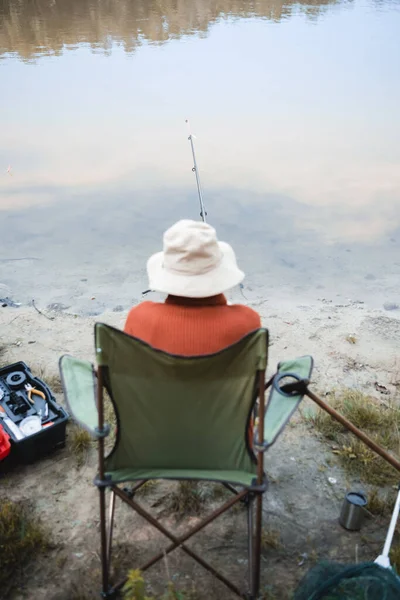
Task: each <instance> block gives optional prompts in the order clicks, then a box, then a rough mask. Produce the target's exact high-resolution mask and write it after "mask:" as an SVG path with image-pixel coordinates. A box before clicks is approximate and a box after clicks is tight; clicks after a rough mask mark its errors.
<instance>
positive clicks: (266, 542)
mask: <svg viewBox="0 0 400 600" xmlns="http://www.w3.org/2000/svg"><path fill="white" fill-rule="evenodd" d="M282 547H283V545H282V542H281V535H280V533H279V531H277V530H276V529H267V528H264V529H263V531H262V533H261V548H262V549H263V550H268V548H272V549H274V550H279V549H280V548H282Z"/></svg>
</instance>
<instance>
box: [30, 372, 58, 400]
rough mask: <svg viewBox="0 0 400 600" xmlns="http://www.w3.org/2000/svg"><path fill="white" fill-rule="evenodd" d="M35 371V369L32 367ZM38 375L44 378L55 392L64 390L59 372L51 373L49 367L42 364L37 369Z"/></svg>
mask: <svg viewBox="0 0 400 600" xmlns="http://www.w3.org/2000/svg"><path fill="white" fill-rule="evenodd" d="M32 371H33V373H34V372H35V369H32ZM36 376H37V377H39V379H42V380H43V381H44V382H45V383H46V384H47V385H48V386H49V388H50V389H51V391H52V392H54V393H55V394H61V393H62V392H63V388H62V384H61V378H60V376H59V375H58V373H49V372H48V370H47V367H45V366H43V365H40V366H39V367H38V369H37V375H36Z"/></svg>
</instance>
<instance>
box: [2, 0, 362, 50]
mask: <svg viewBox="0 0 400 600" xmlns="http://www.w3.org/2000/svg"><path fill="white" fill-rule="evenodd" d="M336 1H337V0H286V1H280V0H255V1H246V2H243V0H180V1H179V2H176V0H165V1H164V2H162V3H160V2H158V1H157V0H118V2H117V1H115V0H99V1H97V2H93V0H68V1H63V2H56V0H36V1H35V2H31V0H20V1H18V2H15V1H13V0H3V2H2V3H1V6H0V17H1V24H0V48H1V50H2V52H3V53H12V54H14V53H15V54H17V55H18V56H19V57H21V58H22V59H23V60H31V59H32V58H34V57H37V56H40V55H49V54H55V55H59V54H60V53H61V52H62V50H63V49H64V48H72V49H73V48H76V46H77V45H78V44H83V43H85V44H89V45H90V46H91V47H92V48H95V49H101V50H102V51H103V52H104V53H105V54H108V53H109V52H110V49H111V45H112V43H119V44H121V45H122V47H123V48H124V50H125V51H126V52H133V51H134V50H135V49H136V48H137V47H138V46H140V44H141V43H142V41H143V40H146V41H150V42H158V43H163V42H166V41H168V40H171V39H176V38H179V37H181V36H183V35H192V34H196V35H205V34H207V32H208V30H209V28H210V26H211V25H212V24H213V23H215V22H216V21H218V20H219V19H221V18H228V17H240V18H248V17H260V18H265V19H269V20H271V21H280V20H281V19H284V18H287V17H290V15H291V14H292V12H293V11H302V12H304V13H305V14H306V15H307V16H308V17H309V18H315V17H316V16H318V15H319V14H320V13H321V12H322V11H323V10H325V8H326V6H328V5H330V4H335V3H336ZM349 1H351V0H349Z"/></svg>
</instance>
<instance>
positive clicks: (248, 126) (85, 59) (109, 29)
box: [0, 0, 400, 310]
mask: <svg viewBox="0 0 400 600" xmlns="http://www.w3.org/2000/svg"><path fill="white" fill-rule="evenodd" d="M0 15H1V17H0V49H1V50H0V53H2V54H1V56H2V60H0V78H1V80H0V81H1V97H0V109H1V110H0V130H1V141H0V170H1V177H0V218H1V221H2V225H3V229H2V238H1V244H2V250H1V260H0V268H1V270H0V285H1V284H4V285H7V286H10V288H11V289H12V290H13V292H14V294H15V295H16V296H19V299H21V300H22V301H25V300H29V294H30V293H31V290H32V288H34V289H35V290H36V293H37V298H38V300H41V302H42V303H46V302H47V301H50V299H51V301H57V302H61V303H63V304H68V302H66V299H67V298H69V300H70V302H71V303H72V304H71V305H72V306H73V307H75V308H78V309H79V308H82V307H83V306H85V310H86V309H87V304H84V303H85V302H86V303H87V302H88V298H89V299H90V296H91V295H92V294H90V295H88V293H87V290H86V291H85V292H82V294H83V296H82V297H81V296H80V294H81V291H80V289H81V287H82V286H81V285H80V283H79V281H80V279H79V278H81V279H90V281H91V282H93V285H94V286H95V287H96V289H97V291H96V297H97V298H101V297H102V298H103V300H102V301H101V302H102V303H103V304H102V305H101V307H102V308H104V307H105V306H107V305H108V302H109V301H110V298H112V294H113V290H112V289H110V285H111V286H112V285H114V286H119V290H118V293H119V295H120V297H121V301H122V300H123V303H124V304H126V305H129V303H130V302H131V300H132V298H131V295H132V294H133V295H135V294H137V293H139V292H140V290H141V289H142V288H143V281H144V279H145V276H144V270H143V267H144V262H145V258H146V256H147V255H148V254H149V253H150V252H152V251H155V250H157V249H158V246H159V240H160V236H161V233H162V231H163V229H165V227H167V226H168V225H169V224H171V223H172V222H173V221H174V220H175V219H177V218H180V217H183V216H186V217H191V218H198V216H199V215H198V200H197V196H196V187H195V181H194V176H193V173H192V172H191V166H192V162H191V160H192V159H191V153H190V147H189V145H188V141H187V133H186V126H185V123H184V119H185V117H186V116H190V117H191V118H192V127H193V129H194V133H195V134H198V135H197V139H196V151H197V158H198V162H199V165H200V170H201V176H202V182H203V187H204V191H205V202H206V206H207V209H208V211H209V215H210V221H211V222H212V223H213V224H215V225H216V226H217V227H218V229H219V230H220V232H221V236H222V237H225V238H226V239H227V240H229V241H232V243H234V245H235V247H236V248H237V250H238V253H239V255H240V257H241V264H243V267H244V268H245V270H246V271H247V272H248V273H249V277H250V280H252V281H253V282H254V281H255V282H258V283H259V284H260V285H261V284H262V283H263V282H264V284H265V280H266V278H268V280H271V281H273V282H274V284H276V285H282V281H289V283H290V285H298V286H301V285H303V287H304V286H305V287H308V288H309V289H313V290H315V287H316V283H317V285H324V286H325V288H326V289H327V288H328V287H329V286H330V287H331V288H332V290H333V292H334V291H335V288H336V287H340V290H341V292H342V293H344V291H343V290H344V289H346V290H348V291H347V292H346V293H348V295H349V296H351V295H352V292H351V288H352V286H353V288H356V289H362V288H363V287H364V288H365V286H366V285H367V286H369V288H371V289H372V288H373V291H374V294H377V293H378V290H379V286H382V289H384V287H383V283H382V282H385V285H386V286H389V287H390V290H391V293H393V294H397V293H400V289H399V277H398V276H399V270H400V269H399V266H400V265H399V264H398V260H399V259H397V258H396V256H398V253H399V244H400V204H399V202H400V201H399V198H400V146H399V143H398V140H399V139H400V121H399V118H398V106H399V105H400V79H399V78H398V73H399V72H400V38H399V35H398V32H399V30H400V10H399V4H398V3H396V2H391V1H390V0H385V1H382V2H373V1H372V0H366V2H364V3H363V4H357V3H354V2H340V1H338V2H331V3H329V2H309V1H306V0H303V1H302V2H296V3H295V2H277V1H274V0H272V1H266V0H260V1H258V2H251V1H248V2H246V1H239V0H238V1H237V2H236V1H234V0H231V1H228V0H220V1H218V0H214V1H211V0H202V1H200V0H197V1H189V0H187V1H184V0H180V1H179V2H177V1H176V0H175V1H174V2H173V1H172V0H167V1H166V2H164V3H162V4H160V3H158V2H155V1H144V0H143V1H136V2H134V1H132V2H128V1H126V0H114V1H111V0H110V1H104V0H103V1H102V0H98V1H93V0H92V1H89V0H79V1H78V0H73V1H72V0H70V1H68V2H67V1H66V0H65V1H64V2H56V1H44V0H36V1H35V2H29V1H27V0H20V1H19V2H11V1H3V2H2V4H0ZM167 41H168V43H164V42H167ZM64 49H68V52H67V51H64ZM133 50H136V51H135V52H133ZM9 165H10V166H11V167H12V170H11V173H10V172H7V168H8V166H9ZM104 240H106V243H105V241H104ZM71 242H72V243H71ZM19 257H36V258H38V259H40V260H38V261H35V263H34V265H32V264H31V263H30V262H29V261H16V262H14V261H9V260H8V259H10V258H19ZM99 263H100V264H102V265H106V266H105V267H104V268H103V267H102V272H101V273H99V269H98V264H99ZM60 275H61V276H60ZM367 275H373V276H374V278H375V279H365V277H367ZM316 278H318V282H316V281H315V280H316ZM135 285H136V288H135ZM107 286H108V287H107ZM371 286H372V287H371ZM83 287H84V286H83ZM99 288H101V290H102V291H101V292H99ZM85 289H86V288H85ZM41 294H42V296H41ZM102 294H103V296H102ZM50 296H51V298H50ZM387 299H388V300H393V297H391V298H387ZM17 300H18V298H17ZM82 303H83V304H82ZM89 304H90V302H89ZM101 307H100V308H101Z"/></svg>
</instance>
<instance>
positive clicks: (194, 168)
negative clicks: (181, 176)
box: [185, 119, 207, 223]
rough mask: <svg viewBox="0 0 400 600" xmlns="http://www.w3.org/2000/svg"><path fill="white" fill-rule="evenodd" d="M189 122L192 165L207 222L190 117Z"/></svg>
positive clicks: (203, 214)
mask: <svg viewBox="0 0 400 600" xmlns="http://www.w3.org/2000/svg"><path fill="white" fill-rule="evenodd" d="M185 122H186V123H187V126H188V130H189V137H188V140H189V142H190V146H191V148H192V156H193V167H192V171H193V173H194V174H195V175H196V183H197V192H198V194H199V202H200V216H201V218H202V219H203V222H204V223H206V222H207V221H206V216H207V213H206V210H205V208H204V202H203V192H202V190H201V183H200V175H199V170H198V168H197V161H196V153H195V151H194V144H193V135H192V132H191V130H190V123H189V119H186V121H185Z"/></svg>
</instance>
